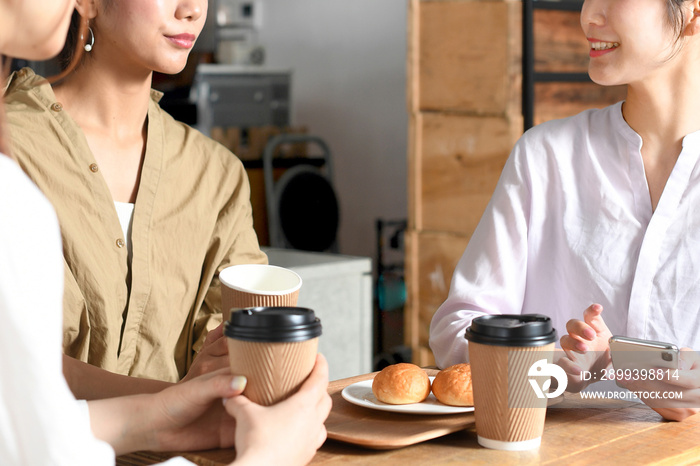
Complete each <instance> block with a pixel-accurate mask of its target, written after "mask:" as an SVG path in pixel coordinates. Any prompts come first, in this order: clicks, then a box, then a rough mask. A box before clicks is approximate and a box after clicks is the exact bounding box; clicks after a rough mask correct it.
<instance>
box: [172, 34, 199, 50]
mask: <svg viewBox="0 0 700 466" xmlns="http://www.w3.org/2000/svg"><path fill="white" fill-rule="evenodd" d="M165 37H167V38H168V40H169V41H170V42H172V43H173V44H175V45H176V46H178V47H181V48H183V49H190V48H192V46H193V45H194V40H195V39H196V36H195V35H194V34H177V35H175V36H165Z"/></svg>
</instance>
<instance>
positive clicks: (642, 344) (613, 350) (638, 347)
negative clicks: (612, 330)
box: [609, 335, 678, 370]
mask: <svg viewBox="0 0 700 466" xmlns="http://www.w3.org/2000/svg"><path fill="white" fill-rule="evenodd" d="M609 344H610V356H611V357H612V363H613V367H614V368H615V369H616V370H618V369H623V370H624V369H656V368H664V369H678V347H677V346H676V345H674V344H673V343H664V342H663V341H654V340H641V339H639V338H629V337H623V336H618V335H615V336H613V337H611V338H610V340H609Z"/></svg>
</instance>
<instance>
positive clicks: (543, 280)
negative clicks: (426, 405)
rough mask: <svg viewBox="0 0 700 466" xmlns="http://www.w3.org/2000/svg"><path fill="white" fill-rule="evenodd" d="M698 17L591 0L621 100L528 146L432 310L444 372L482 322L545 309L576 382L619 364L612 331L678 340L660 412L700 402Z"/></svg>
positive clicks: (590, 24) (688, 0) (679, 4)
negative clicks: (674, 399)
mask: <svg viewBox="0 0 700 466" xmlns="http://www.w3.org/2000/svg"><path fill="white" fill-rule="evenodd" d="M699 15H700V1H698V0H614V1H610V0H586V1H585V2H584V5H583V9H582V12H581V25H582V28H583V31H584V33H585V35H586V37H587V39H588V41H589V43H590V45H591V49H590V65H589V74H590V76H591V78H592V79H593V81H595V82H597V83H599V84H602V85H619V84H626V85H627V88H628V92H627V98H626V100H625V101H624V102H621V103H618V104H616V105H613V106H611V107H608V108H605V109H602V110H589V111H585V112H583V113H581V114H579V115H577V116H574V117H571V118H568V119H564V120H558V121H552V122H547V123H545V124H542V125H539V126H538V127H535V128H533V129H532V130H530V131H528V132H527V133H526V134H525V135H524V136H523V137H522V138H521V139H520V141H518V143H517V144H516V146H515V148H514V149H513V152H512V154H511V156H510V158H509V160H508V162H507V163H506V166H505V168H504V171H503V174H502V176H501V179H500V180H499V183H498V186H497V188H496V190H495V192H494V195H493V197H492V199H491V202H490V204H489V206H488V207H487V209H486V211H485V213H484V216H483V217H482V219H481V222H480V224H479V226H478V227H477V229H476V231H475V232H474V235H473V236H472V239H471V240H470V243H469V245H468V247H467V249H466V250H465V252H464V255H463V256H462V258H461V260H460V262H459V264H458V266H457V268H456V270H455V273H454V275H453V278H452V285H451V289H450V293H449V296H448V298H447V300H446V301H445V302H444V303H443V304H442V305H441V306H440V308H439V309H438V310H437V312H436V314H435V315H434V317H433V320H432V323H431V329H430V346H431V348H432V350H433V353H434V354H435V358H436V361H437V364H438V365H439V366H440V367H444V366H448V365H451V364H454V363H457V362H464V360H465V359H466V358H467V341H466V340H465V339H464V330H465V328H466V327H468V326H469V324H470V322H471V321H472V319H473V318H475V317H477V316H479V315H484V314H496V313H504V314H507V313H541V314H546V315H548V316H550V317H551V318H552V320H553V322H554V325H555V328H556V329H557V331H558V332H559V333H560V335H564V336H563V337H562V338H561V346H562V348H563V349H564V350H565V351H566V352H567V355H568V356H569V359H564V360H562V362H561V365H562V366H563V367H564V368H565V370H566V371H567V372H568V374H569V378H570V383H569V390H580V389H583V388H584V387H585V385H586V384H585V383H575V381H576V380H578V381H579V382H580V381H581V371H583V370H591V369H594V368H595V369H600V368H604V367H608V366H609V365H610V355H609V352H608V351H607V350H608V338H609V337H610V336H611V335H612V334H618V335H627V336H631V337H636V338H644V339H652V340H661V341H668V342H672V343H675V344H677V345H679V346H683V347H686V351H683V352H682V354H681V358H680V359H681V371H680V377H679V379H672V380H670V381H669V382H668V383H667V384H665V385H663V386H661V389H663V390H666V391H668V390H674V391H683V403H679V404H676V405H675V406H674V407H673V408H671V407H669V406H665V407H659V406H652V407H654V409H656V410H657V411H658V412H659V413H660V414H661V415H662V416H664V417H665V418H668V419H683V418H685V417H687V416H688V415H691V414H694V413H697V412H699V411H700V356H699V355H698V353H697V352H696V351H697V350H698V349H700V210H698V206H699V205H700V163H698V159H699V157H700V92H699V91H698V90H699V89H700V16H699ZM591 303H595V304H591ZM584 309H585V311H583V318H582V319H581V315H582V314H581V312H582V310H584ZM690 348H695V350H696V351H692V350H690ZM659 387H660V386H659V385H655V384H654V383H652V382H649V383H646V384H641V386H640V385H635V386H634V387H633V388H634V389H635V390H655V389H659ZM630 388H632V387H630ZM645 402H646V400H645ZM649 404H650V405H651V404H653V403H649Z"/></svg>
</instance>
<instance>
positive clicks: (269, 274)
mask: <svg viewBox="0 0 700 466" xmlns="http://www.w3.org/2000/svg"><path fill="white" fill-rule="evenodd" d="M219 281H220V282H221V309H222V310H223V314H224V320H228V317H229V312H230V311H231V309H235V308H249V307H263V306H264V307H285V306H296V305H297V300H298V298H299V289H300V288H301V277H300V276H299V275H298V274H297V273H296V272H294V271H293V270H289V269H286V268H284V267H278V266H275V265H265V264H241V265H232V266H231V267H227V268H225V269H224V270H222V271H221V273H219Z"/></svg>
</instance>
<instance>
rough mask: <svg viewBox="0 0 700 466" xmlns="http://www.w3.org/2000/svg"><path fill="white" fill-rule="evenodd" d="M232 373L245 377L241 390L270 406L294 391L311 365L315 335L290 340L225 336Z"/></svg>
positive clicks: (312, 365) (314, 355) (253, 399)
mask: <svg viewBox="0 0 700 466" xmlns="http://www.w3.org/2000/svg"><path fill="white" fill-rule="evenodd" d="M228 352H229V354H230V355H231V357H230V361H231V373H232V374H236V375H245V376H246V378H247V379H248V383H247V385H246V388H245V391H244V392H243V394H244V395H245V396H247V397H248V398H250V399H251V400H252V401H254V402H256V403H258V404H260V405H264V406H269V405H273V404H275V403H277V402H280V401H282V400H284V399H286V398H288V397H289V396H290V395H291V394H293V393H296V391H297V390H299V387H300V386H301V384H302V383H304V380H306V378H307V377H308V376H309V374H310V373H311V370H312V369H313V368H314V363H315V361H316V353H317V352H318V338H312V339H311V340H307V341H298V342H290V343H258V342H252V341H243V340H236V339H233V338H229V339H228Z"/></svg>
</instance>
